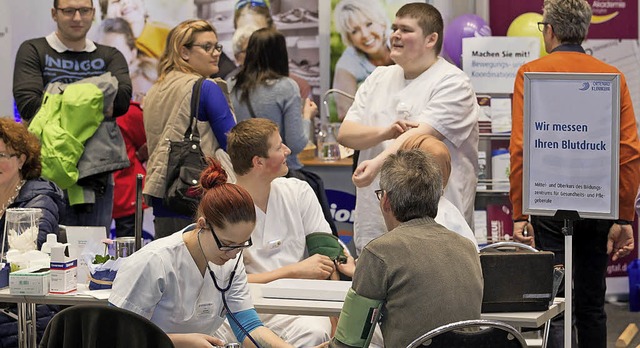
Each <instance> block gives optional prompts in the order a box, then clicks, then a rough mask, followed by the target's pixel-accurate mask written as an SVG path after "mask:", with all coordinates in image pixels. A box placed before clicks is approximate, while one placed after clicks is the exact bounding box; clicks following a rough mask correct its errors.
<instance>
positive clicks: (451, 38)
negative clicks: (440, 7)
mask: <svg viewBox="0 0 640 348" xmlns="http://www.w3.org/2000/svg"><path fill="white" fill-rule="evenodd" d="M478 36H491V28H489V26H488V25H487V22H485V21H484V19H482V17H480V16H478V15H474V14H464V15H461V16H459V17H456V18H455V19H454V20H453V21H451V23H449V25H447V27H446V28H445V30H444V40H443V46H444V47H443V51H444V53H445V54H446V55H447V56H448V57H449V59H450V60H451V61H452V62H453V63H454V64H455V65H457V66H458V67H459V68H460V67H461V62H462V39H463V38H465V37H478Z"/></svg>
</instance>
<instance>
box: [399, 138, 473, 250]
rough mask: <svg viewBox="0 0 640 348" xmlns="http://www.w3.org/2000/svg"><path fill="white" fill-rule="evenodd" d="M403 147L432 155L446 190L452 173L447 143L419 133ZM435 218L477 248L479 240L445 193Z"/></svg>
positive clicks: (439, 202)
mask: <svg viewBox="0 0 640 348" xmlns="http://www.w3.org/2000/svg"><path fill="white" fill-rule="evenodd" d="M401 149H405V150H411V149H420V150H422V151H424V152H426V153H427V154H429V155H431V156H432V157H433V159H434V160H435V161H436V163H437V164H438V167H439V168H440V172H441V174H442V187H443V192H444V188H446V187H447V184H448V183H449V175H450V174H451V155H450V154H449V149H448V148H447V145H445V144H444V143H443V142H442V141H440V140H438V138H436V137H434V136H432V135H428V134H417V135H414V136H411V137H410V138H408V139H407V140H406V141H405V142H404V143H403V144H402V147H401ZM435 220H436V222H437V223H439V224H440V225H442V226H444V227H446V228H447V229H449V230H451V231H453V232H455V233H457V234H459V235H461V236H463V237H465V238H467V239H468V240H470V241H471V242H472V243H473V245H475V246H476V248H477V247H478V240H477V239H476V236H475V235H474V234H473V231H472V230H471V227H469V224H467V221H466V220H465V219H464V216H462V213H461V212H460V210H458V208H456V206H455V205H453V203H451V201H449V200H448V199H447V198H446V197H445V196H444V195H443V196H441V197H440V200H439V201H438V214H437V215H436V218H435Z"/></svg>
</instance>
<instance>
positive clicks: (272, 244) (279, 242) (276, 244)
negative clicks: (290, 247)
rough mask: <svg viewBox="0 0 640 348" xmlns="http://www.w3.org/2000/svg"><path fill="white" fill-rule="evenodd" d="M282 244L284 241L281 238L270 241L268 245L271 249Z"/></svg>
mask: <svg viewBox="0 0 640 348" xmlns="http://www.w3.org/2000/svg"><path fill="white" fill-rule="evenodd" d="M281 245H282V241H281V240H280V239H276V240H272V241H270V242H269V243H268V244H267V246H268V248H269V249H276V248H279V247H280V246H281Z"/></svg>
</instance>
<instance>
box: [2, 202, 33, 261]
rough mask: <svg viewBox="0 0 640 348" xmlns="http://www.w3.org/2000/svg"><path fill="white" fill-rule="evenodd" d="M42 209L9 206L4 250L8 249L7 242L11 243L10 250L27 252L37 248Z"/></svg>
mask: <svg viewBox="0 0 640 348" xmlns="http://www.w3.org/2000/svg"><path fill="white" fill-rule="evenodd" d="M41 216H42V210H40V209H38V208H9V209H7V211H6V212H5V221H4V236H5V238H4V240H3V242H2V250H6V246H5V243H6V242H8V243H9V250H12V249H13V250H18V251H20V252H26V251H29V250H36V249H37V239H38V231H39V227H38V223H39V222H40V217H41Z"/></svg>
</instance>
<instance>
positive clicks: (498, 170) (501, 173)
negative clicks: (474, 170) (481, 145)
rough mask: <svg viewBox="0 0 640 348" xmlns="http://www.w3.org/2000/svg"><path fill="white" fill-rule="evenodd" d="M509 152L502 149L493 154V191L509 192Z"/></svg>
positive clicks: (494, 151)
mask: <svg viewBox="0 0 640 348" xmlns="http://www.w3.org/2000/svg"><path fill="white" fill-rule="evenodd" d="M509 159H510V156H509V150H507V149H504V148H500V149H497V150H493V151H492V152H491V176H492V178H493V182H494V184H493V189H494V190H496V191H509V166H510V163H509Z"/></svg>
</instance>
